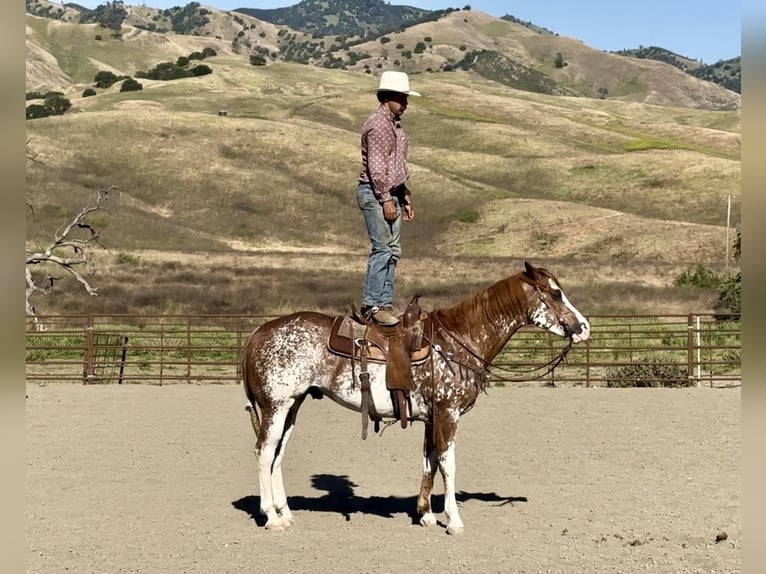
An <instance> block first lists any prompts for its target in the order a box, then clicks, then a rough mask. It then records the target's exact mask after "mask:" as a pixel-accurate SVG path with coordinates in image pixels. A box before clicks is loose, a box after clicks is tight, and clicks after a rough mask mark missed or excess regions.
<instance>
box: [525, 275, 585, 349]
mask: <svg viewBox="0 0 766 574" xmlns="http://www.w3.org/2000/svg"><path fill="white" fill-rule="evenodd" d="M521 279H522V281H524V282H525V283H527V284H528V285H530V286H531V287H532V289H529V290H528V299H529V305H528V309H529V315H528V317H529V322H530V323H531V324H533V325H535V326H537V327H540V328H542V329H546V330H548V331H550V332H551V333H555V334H556V335H560V336H562V337H569V338H571V339H572V341H573V342H575V343H581V342H583V341H586V340H587V339H588V337H589V336H590V323H589V322H588V320H587V319H586V318H585V317H584V316H583V315H582V313H580V312H579V311H578V310H577V308H576V307H575V306H574V305H572V303H571V302H570V301H569V299H568V298H567V296H566V295H565V294H564V291H563V290H562V289H561V286H560V285H559V282H558V280H557V279H556V278H555V277H554V276H553V274H552V273H550V272H549V271H547V270H546V269H543V268H540V267H534V266H532V265H530V264H529V263H527V262H526V261H525V262H524V271H523V272H522V273H521Z"/></svg>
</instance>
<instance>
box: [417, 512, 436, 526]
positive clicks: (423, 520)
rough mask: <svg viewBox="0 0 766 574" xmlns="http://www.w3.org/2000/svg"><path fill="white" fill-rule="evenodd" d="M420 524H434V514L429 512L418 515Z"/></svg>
mask: <svg viewBox="0 0 766 574" xmlns="http://www.w3.org/2000/svg"><path fill="white" fill-rule="evenodd" d="M420 526H425V527H429V526H436V516H434V515H433V514H431V513H429V514H424V515H423V516H421V517H420Z"/></svg>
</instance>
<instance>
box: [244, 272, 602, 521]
mask: <svg viewBox="0 0 766 574" xmlns="http://www.w3.org/2000/svg"><path fill="white" fill-rule="evenodd" d="M424 316H425V317H426V320H428V321H429V322H430V324H431V326H432V327H431V329H430V330H429V332H428V333H427V334H426V339H427V344H428V345H430V346H431V350H432V352H431V353H430V355H429V358H428V360H427V361H425V362H424V363H422V364H414V363H413V365H412V384H413V388H412V391H411V393H410V410H411V413H410V415H409V420H410V421H412V422H422V423H424V424H425V433H424V440H423V459H422V472H423V473H422V478H421V485H420V492H419V494H418V497H417V513H418V515H419V516H420V520H419V523H420V525H422V526H424V527H431V526H435V525H436V524H437V520H436V516H435V514H434V512H433V509H432V507H431V491H432V489H433V483H434V477H435V475H436V471H437V469H438V470H439V471H440V472H441V475H442V478H443V480H444V513H445V515H446V518H447V522H446V531H447V533H448V534H459V533H461V532H463V531H464V525H463V521H462V519H461V518H460V514H459V512H458V507H457V501H456V499H455V492H456V490H455V469H456V458H455V438H456V433H457V428H458V422H459V420H460V417H461V415H463V414H464V413H466V412H467V411H468V410H470V409H471V408H472V407H473V406H474V403H475V402H476V399H477V397H478V395H479V394H480V393H481V392H483V391H485V388H486V378H487V374H488V373H489V367H490V364H491V362H492V360H493V359H494V358H495V357H496V356H497V354H498V353H499V352H500V351H501V350H502V348H503V347H504V346H505V344H506V343H507V342H508V341H509V339H510V338H511V336H512V335H513V334H514V333H515V332H516V331H517V330H518V329H519V328H521V327H522V326H524V325H534V326H537V327H539V328H542V329H546V330H548V331H549V332H551V333H553V334H555V335H558V336H561V337H563V338H567V339H569V345H570V346H571V344H572V343H580V342H582V341H585V340H587V339H588V337H589V335H590V323H589V322H588V320H587V319H586V318H585V317H584V316H583V315H582V314H581V313H580V311H578V310H577V308H575V306H574V305H573V304H572V303H571V302H570V301H569V299H568V298H567V296H566V295H565V294H564V292H563V291H562V289H561V285H560V283H559V281H558V280H557V279H556V277H555V276H554V275H553V274H552V273H550V272H549V271H547V270H546V269H544V268H542V267H534V266H533V265H531V264H530V263H527V262H525V264H524V270H523V271H521V272H519V273H516V274H514V275H511V276H510V277H507V278H505V279H503V280H500V281H498V282H497V283H495V284H493V285H491V286H490V287H488V288H487V289H485V290H483V291H481V292H479V293H478V294H476V295H474V296H473V297H471V298H469V299H466V300H464V301H461V302H459V303H457V304H455V305H453V306H452V307H449V308H444V309H437V310H434V311H431V312H430V313H425V314H424ZM333 321H334V317H332V316H329V315H326V314H322V313H318V312H314V311H298V312H295V313H292V314H289V315H285V316H281V317H278V318H276V319H273V320H271V321H268V322H266V323H264V324H263V325H261V326H260V327H258V328H257V329H255V330H254V331H253V332H252V333H251V334H250V336H249V338H248V339H247V341H246V343H245V345H244V348H243V353H242V359H241V360H242V365H241V366H242V376H243V385H244V389H245V393H246V395H247V400H248V403H247V404H246V407H245V408H246V409H247V410H248V411H249V412H250V418H251V422H252V425H253V430H254V431H255V435H256V444H255V455H256V459H257V468H258V478H259V486H260V511H261V513H262V514H263V515H264V516H265V517H266V525H265V527H266V529H269V530H284V529H286V528H287V527H289V526H291V525H292V524H293V522H294V515H293V513H292V512H291V511H290V508H289V506H288V502H287V495H286V493H285V488H284V483H283V479H282V459H283V457H284V454H285V448H286V447H287V443H288V441H289V439H290V435H291V434H292V432H293V430H294V428H295V423H296V418H297V415H298V410H299V409H300V407H301V405H302V403H303V401H304V400H305V399H306V398H307V397H308V396H311V397H313V398H322V397H323V396H326V397H329V398H330V399H331V400H332V401H334V402H336V403H338V404H339V405H341V406H343V407H346V408H348V409H351V410H354V411H357V412H361V409H362V403H363V398H362V390H361V388H360V385H359V384H358V381H356V380H355V377H354V362H353V360H350V359H348V358H344V357H341V356H338V355H337V354H334V353H332V352H331V351H330V350H329V349H328V336H329V333H330V329H331V326H332V324H333ZM356 367H357V374H358V365H357V366H356ZM368 368H369V389H370V391H371V394H372V402H373V404H374V408H375V411H376V412H377V413H378V414H379V415H380V416H381V417H382V418H384V419H389V418H390V419H395V407H394V405H393V403H392V400H391V396H390V394H389V392H388V391H387V389H386V381H385V368H386V365H385V364H369V366H368ZM392 422H396V421H395V420H392Z"/></svg>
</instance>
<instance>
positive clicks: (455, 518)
mask: <svg viewBox="0 0 766 574" xmlns="http://www.w3.org/2000/svg"><path fill="white" fill-rule="evenodd" d="M439 466H440V468H441V471H442V476H443V477H444V514H446V515H447V534H460V533H462V532H463V521H462V520H461V518H460V513H459V512H458V509H457V499H456V498H455V467H456V464H455V442H454V441H453V442H451V443H450V445H449V447H448V448H447V450H446V451H445V452H444V453H442V455H441V456H440V457H439Z"/></svg>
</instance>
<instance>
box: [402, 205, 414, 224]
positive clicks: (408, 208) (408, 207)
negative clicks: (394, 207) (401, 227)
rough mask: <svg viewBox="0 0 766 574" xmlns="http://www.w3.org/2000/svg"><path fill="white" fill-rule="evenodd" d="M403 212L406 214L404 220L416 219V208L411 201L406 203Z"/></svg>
mask: <svg viewBox="0 0 766 574" xmlns="http://www.w3.org/2000/svg"><path fill="white" fill-rule="evenodd" d="M402 213H403V214H404V221H412V220H413V219H415V208H414V207H412V204H411V203H406V204H404V205H403V206H402Z"/></svg>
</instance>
